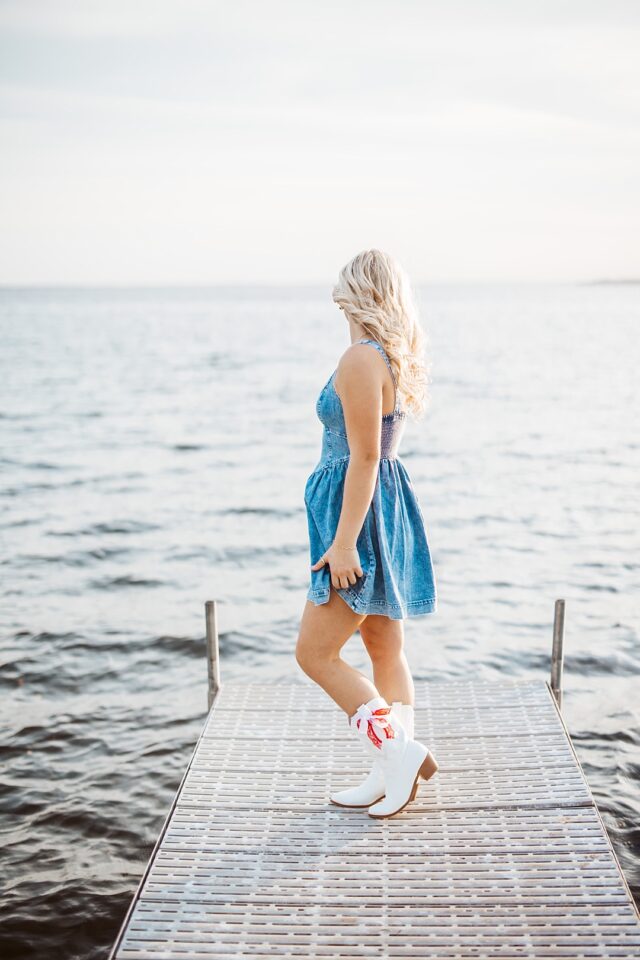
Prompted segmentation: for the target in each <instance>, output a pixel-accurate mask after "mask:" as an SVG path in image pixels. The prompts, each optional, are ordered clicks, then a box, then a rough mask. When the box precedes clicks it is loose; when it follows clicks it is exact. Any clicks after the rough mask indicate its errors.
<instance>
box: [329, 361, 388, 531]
mask: <svg viewBox="0 0 640 960" xmlns="http://www.w3.org/2000/svg"><path fill="white" fill-rule="evenodd" d="M370 354H371V351H368V352H367V351H365V350H362V349H361V348H360V347H357V346H352V347H350V348H349V349H348V350H347V351H346V352H345V353H344V355H343V356H342V358H341V360H340V363H339V364H338V372H337V374H336V379H338V378H339V384H336V391H337V390H338V387H339V396H340V400H341V401H342V409H343V411H344V419H345V425H346V428H347V439H348V442H349V453H350V457H349V466H348V467H347V472H346V477H345V483H344V494H343V499H342V510H341V513H340V520H339V523H338V528H337V530H336V535H335V542H336V543H340V544H342V545H343V546H349V547H354V546H355V544H356V540H357V539H358V534H359V533H360V531H361V529H362V524H363V523H364V518H365V517H366V515H367V511H368V509H369V506H370V504H371V499H372V497H373V491H374V489H375V485H376V480H377V476H378V467H379V465H380V423H381V420H382V377H381V375H380V373H381V372H380V370H379V368H378V365H377V363H375V357H373V358H372V357H371V355H370ZM372 359H373V361H374V362H373V363H372Z"/></svg>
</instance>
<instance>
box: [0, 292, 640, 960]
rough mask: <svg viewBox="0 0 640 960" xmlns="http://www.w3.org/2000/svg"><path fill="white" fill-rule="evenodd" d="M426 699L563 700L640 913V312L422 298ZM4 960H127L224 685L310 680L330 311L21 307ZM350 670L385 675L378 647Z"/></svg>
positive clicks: (320, 303)
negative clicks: (148, 865) (428, 376)
mask: <svg viewBox="0 0 640 960" xmlns="http://www.w3.org/2000/svg"><path fill="white" fill-rule="evenodd" d="M420 300H421V303H422V307H423V317H424V321H425V325H426V326H427V328H428V330H429V337H430V344H431V349H432V353H433V368H432V376H433V386H432V393H433V400H432V404H431V408H430V412H429V414H428V416H427V418H426V419H425V420H424V421H422V422H421V423H420V424H416V423H414V422H412V421H410V422H409V423H408V425H407V428H406V432H405V436H404V439H403V444H402V448H401V451H400V452H401V456H402V459H403V461H404V463H405V465H406V467H407V469H408V470H409V472H410V474H411V477H412V479H413V482H414V486H415V487H416V491H417V493H418V496H419V498H420V502H421V505H422V508H423V512H424V513H425V518H426V520H427V524H428V530H429V537H430V544H431V550H432V556H433V561H434V566H435V569H436V576H437V584H438V603H439V606H438V612H437V613H436V614H435V615H430V616H428V617H423V618H417V619H415V620H410V621H407V622H406V625H405V626H406V636H407V650H408V656H409V659H410V662H411V664H412V666H413V668H414V673H415V675H416V677H420V678H434V679H439V678H448V677H454V676H466V675H474V676H478V675H479V676H482V677H486V678H490V679H493V678H499V677H502V676H509V677H523V678H524V677H539V678H546V677H547V676H548V669H549V653H550V648H551V623H552V618H553V602H554V600H555V598H556V597H558V596H563V597H565V598H566V601H567V624H566V637H565V648H566V656H565V699H564V715H565V718H566V722H567V724H568V726H569V729H570V731H571V733H572V734H573V739H574V743H575V745H576V748H577V751H578V755H579V757H580V760H581V762H582V764H583V766H584V769H585V772H586V774H587V777H588V779H589V782H590V784H591V787H592V789H593V792H594V794H595V797H596V800H597V802H598V804H599V807H600V809H601V811H602V812H603V814H604V819H605V822H606V825H607V827H608V829H609V831H610V834H611V836H612V839H613V842H614V845H615V848H616V851H617V854H618V856H619V858H620V860H621V863H622V866H623V868H624V870H625V873H626V876H627V878H628V880H629V882H630V884H631V886H632V888H633V890H634V893H635V894H640V827H639V826H638V824H639V823H640V819H639V816H638V814H639V812H640V787H639V785H638V777H639V774H640V718H639V710H640V707H639V704H640V697H639V696H638V692H639V685H638V676H639V674H640V643H639V629H640V601H639V596H640V592H639V589H640V554H639V547H640V533H639V529H640V525H639V518H638V512H639V511H638V505H639V500H638V485H637V481H638V469H639V467H640V438H639V437H638V429H637V428H638V422H639V413H640V411H639V410H638V391H637V378H638V369H639V368H640V348H639V346H638V338H637V333H636V330H637V323H638V319H639V316H638V315H639V307H640V288H638V287H598V286H590V287H589V286H583V287H577V286H576V287H571V286H555V287H524V286H522V287H496V286H493V287H488V286H485V287H459V288H456V287H437V288H431V289H425V290H423V291H421V292H420ZM0 332H1V334H2V379H1V381H0V431H1V435H2V444H1V448H0V450H1V461H0V462H1V467H2V472H1V485H0V507H1V513H0V536H1V539H2V565H1V569H0V574H1V580H2V583H1V591H2V599H3V603H2V611H1V618H2V624H1V626H2V641H1V645H0V663H1V669H0V689H1V691H2V701H1V707H0V722H1V723H2V727H3V736H2V760H3V766H2V773H1V774H0V781H1V782H0V792H1V800H0V802H1V803H2V808H3V813H4V817H3V823H2V839H3V845H4V865H3V869H2V871H1V873H0V883H1V884H2V886H3V888H4V889H3V894H2V896H3V904H4V922H3V926H2V932H1V933H0V937H1V938H2V939H1V943H0V946H2V954H3V956H4V957H7V958H9V957H29V958H40V957H42V958H45V957H46V958H52V957H65V958H83V960H86V958H103V957H105V956H106V954H107V952H108V948H109V946H110V945H111V943H112V941H113V939H114V937H115V935H116V933H117V930H118V927H119V924H120V921H121V919H122V916H123V914H124V912H125V910H126V907H127V905H128V903H129V900H130V897H131V895H132V893H133V891H134V889H135V887H136V885H137V882H138V879H139V876H140V873H141V871H142V869H143V866H144V864H145V862H146V859H147V857H148V855H149V853H150V850H151V847H152V845H153V843H154V841H155V838H156V835H157V833H158V831H159V829H160V827H161V824H162V821H163V819H164V814H165V813H166V810H167V808H168V806H169V804H170V802H171V799H172V796H173V793H174V791H175V789H176V787H177V785H178V783H179V780H180V778H181V775H182V771H183V769H184V767H185V765H186V763H187V761H188V758H189V755H190V752H191V749H192V746H193V743H194V741H195V739H196V737H197V734H198V732H199V729H200V726H201V724H202V722H203V719H204V714H205V707H206V665H205V656H204V609H203V607H204V602H205V600H207V599H210V598H215V599H217V600H218V601H219V617H220V631H221V638H220V642H221V654H222V674H223V680H224V678H225V677H226V678H228V679H231V678H233V679H234V680H237V679H243V678H246V679H274V680H280V679H298V678H300V675H299V673H298V667H297V665H296V664H295V660H294V659H293V653H292V651H293V647H294V644H295V639H296V633H297V625H298V622H299V618H300V614H301V612H302V608H303V605H304V599H305V593H306V587H307V575H308V563H309V559H308V546H307V529H306V519H305V514H304V503H303V488H304V483H305V480H306V478H307V476H308V474H309V472H310V471H311V469H312V468H313V465H314V464H315V463H316V461H317V458H318V455H319V446H320V433H321V426H320V424H319V422H318V421H317V420H316V417H315V410H314V407H315V400H316V397H317V394H318V392H319V390H320V389H321V387H322V385H323V384H324V383H325V381H326V380H327V378H328V376H329V374H330V373H331V371H332V370H333V369H334V367H335V364H336V362H337V358H338V356H339V354H340V353H341V352H342V350H343V349H344V348H345V347H346V346H347V344H348V342H349V341H348V337H347V328H346V324H345V321H344V319H343V315H342V314H341V313H340V312H339V311H337V310H336V308H335V307H334V306H333V304H332V303H331V301H330V297H329V290H328V288H327V289H326V290H314V289H307V290H273V289H272V290H259V289H254V290H251V291H248V292H247V291H244V292H243V291H239V290H231V289H230V290H226V291H223V290H217V291H206V290H204V291H203V290H184V291H176V290H153V291H119V292H116V291H108V290H84V291H71V290H69V291H64V290H58V291H46V290H42V291H29V290H13V291H7V290H5V291H4V292H2V293H1V294H0ZM351 646H352V647H353V649H351V650H349V651H348V654H347V656H348V658H349V659H351V661H352V662H353V663H355V664H356V665H358V666H364V665H365V664H364V659H363V656H362V653H361V651H360V649H359V645H358V640H357V638H354V640H353V641H352V642H351Z"/></svg>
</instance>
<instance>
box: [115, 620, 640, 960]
mask: <svg viewBox="0 0 640 960" xmlns="http://www.w3.org/2000/svg"><path fill="white" fill-rule="evenodd" d="M208 626H209V623H208ZM554 646H555V637H554ZM212 674H213V677H214V680H215V684H216V685H217V684H219V675H218V673H217V665H215V664H214V667H213V669H212V670H211V671H210V679H211V676H212ZM557 676H558V666H557V664H556V677H557ZM552 677H553V671H552ZM214 693H215V695H214V696H212V704H211V709H210V712H209V714H208V717H207V720H206V723H205V725H204V729H203V731H202V734H201V736H200V738H199V740H198V743H197V745H196V748H195V751H194V753H193V756H192V758H191V761H190V763H189V766H188V769H187V770H186V772H185V776H184V778H183V781H182V783H181V785H180V787H179V789H178V792H177V795H176V798H175V801H174V803H173V805H172V808H171V810H170V812H169V815H168V817H167V820H166V822H165V825H164V827H163V829H162V831H161V834H160V836H159V838H158V842H157V844H156V847H155V849H154V851H153V853H152V855H151V859H150V861H149V864H148V866H147V868H146V870H145V872H144V875H143V877H142V880H141V882H140V886H139V888H138V891H137V893H136V895H135V896H134V898H133V901H132V904H131V907H130V909H129V912H128V914H127V916H126V918H125V921H124V923H123V926H122V930H121V932H120V934H119V936H118V938H117V941H116V943H115V945H114V948H113V951H112V954H111V957H112V960H160V958H163V960H164V958H166V960H169V958H171V960H173V958H176V960H178V958H180V960H196V958H198V960H204V958H209V957H211V958H221V957H229V958H231V957H233V958H237V957H252V958H258V960H259V958H267V957H269V958H273V957H279V958H285V960H286V958H291V960H293V958H313V960H315V958H355V957H376V958H387V957H389V958H414V960H423V958H439V960H442V958H448V957H459V958H467V957H469V958H470V957H474V958H478V957H481V958H485V957H486V958H493V957H503V958H506V957H509V958H516V957H556V958H559V957H626V958H630V957H635V956H640V915H639V913H638V910H637V908H636V906H635V904H634V901H633V898H632V896H631V892H630V890H629V887H628V885H627V883H626V881H625V878H624V875H623V873H622V870H621V868H620V865H619V863H618V860H617V858H616V855H615V853H614V850H613V848H612V845H611V842H610V840H609V837H608V835H607V832H606V829H605V827H604V824H603V822H602V819H601V816H600V814H599V811H598V809H597V806H596V804H595V802H594V799H593V796H592V794H591V791H590V789H589V786H588V783H587V781H586V779H585V776H584V773H583V771H582V768H581V766H580V763H579V761H578V758H577V756H576V753H575V751H574V748H573V745H572V743H571V739H570V737H569V734H568V731H567V729H566V727H565V724H564V721H563V718H562V713H561V709H560V706H559V703H558V700H559V697H558V696H557V690H555V689H554V688H553V686H552V685H550V684H549V683H547V682H546V681H545V680H543V679H540V680H511V679H508V680H500V681H487V680H482V679H469V680H452V681H445V682H430V681H429V682H426V681H420V682H417V683H416V709H415V718H416V737H417V738H418V739H420V740H422V741H423V742H424V743H425V744H426V745H427V746H429V747H431V748H432V749H433V752H434V754H435V756H436V757H437V758H438V762H439V764H440V770H439V771H438V773H437V774H436V775H435V776H434V777H432V778H431V780H429V781H428V782H427V783H424V782H421V785H420V788H419V792H418V797H417V799H416V800H415V801H414V802H413V803H411V804H410V805H409V806H408V807H407V808H406V809H405V810H404V811H403V812H402V813H400V814H398V815H397V816H396V817H393V818H390V819H388V820H374V819H373V818H371V817H369V816H368V815H367V812H366V810H346V809H343V808H339V807H336V806H334V805H333V804H331V803H330V801H329V799H328V797H329V792H330V791H331V790H332V789H336V788H340V787H343V786H348V785H350V784H351V783H354V782H356V781H357V780H358V778H359V776H360V775H362V776H364V775H365V773H366V772H367V770H368V764H369V761H368V759H367V757H366V756H365V754H364V751H363V750H362V747H361V745H360V744H359V743H358V742H357V741H356V739H355V738H354V736H353V734H352V733H351V732H350V731H349V728H348V723H347V719H346V715H345V714H344V713H343V712H342V711H341V710H340V709H339V708H338V707H337V706H336V705H335V704H334V703H333V702H332V701H331V700H330V699H329V698H328V697H327V696H326V694H324V693H323V691H322V690H320V689H319V688H317V687H316V686H315V685H314V684H311V683H310V682H292V683H287V684H277V685H270V684H263V683H249V684H235V683H234V684H226V683H224V684H222V685H221V686H220V685H218V687H217V689H216V690H214Z"/></svg>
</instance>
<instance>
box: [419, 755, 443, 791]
mask: <svg viewBox="0 0 640 960" xmlns="http://www.w3.org/2000/svg"><path fill="white" fill-rule="evenodd" d="M437 771H438V764H437V763H436V758H435V757H434V755H433V754H432V753H431V751H429V753H428V754H427V755H426V757H425V758H424V761H423V763H422V766H421V767H420V769H419V770H418V773H419V774H420V776H421V777H422V779H423V780H428V779H429V777H432V776H433V775H434V773H437ZM416 785H417V781H416Z"/></svg>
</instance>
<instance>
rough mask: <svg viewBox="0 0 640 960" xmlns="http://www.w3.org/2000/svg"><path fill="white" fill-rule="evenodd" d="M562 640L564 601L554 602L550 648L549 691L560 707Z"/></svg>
mask: <svg viewBox="0 0 640 960" xmlns="http://www.w3.org/2000/svg"><path fill="white" fill-rule="evenodd" d="M563 640H564V600H556V604H555V610H554V614H553V647H552V648H551V691H552V693H553V695H554V697H555V698H556V703H557V704H558V706H559V707H562V642H563Z"/></svg>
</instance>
